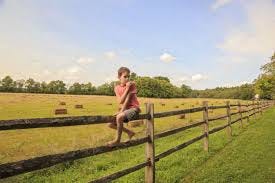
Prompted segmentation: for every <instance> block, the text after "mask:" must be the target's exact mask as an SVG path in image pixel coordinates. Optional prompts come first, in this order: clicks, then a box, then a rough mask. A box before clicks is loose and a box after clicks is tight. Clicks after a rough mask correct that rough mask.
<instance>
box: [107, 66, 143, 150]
mask: <svg viewBox="0 0 275 183" xmlns="http://www.w3.org/2000/svg"><path fill="white" fill-rule="evenodd" d="M129 77H130V70H129V69H128V68H127V67H121V68H119V69H118V79H119V81H120V83H119V84H118V85H117V86H115V88H114V91H115V94H116V97H117V101H118V103H119V104H120V110H119V112H117V113H116V114H115V116H116V120H115V121H113V122H111V123H108V126H109V127H110V128H112V129H116V130H117V135H116V138H115V139H114V140H113V141H110V142H108V144H107V145H108V146H110V147H113V146H115V145H117V144H119V143H120V140H121V134H122V131H123V132H125V133H127V134H128V137H129V140H131V138H132V137H133V136H134V135H135V133H134V132H133V131H131V130H129V129H127V128H125V127H123V122H125V123H127V122H129V121H132V120H135V119H138V116H139V113H140V112H141V110H140V107H139V102H138V100H137V89H136V85H135V83H134V82H131V81H129Z"/></svg>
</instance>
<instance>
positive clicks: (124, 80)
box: [119, 72, 130, 85]
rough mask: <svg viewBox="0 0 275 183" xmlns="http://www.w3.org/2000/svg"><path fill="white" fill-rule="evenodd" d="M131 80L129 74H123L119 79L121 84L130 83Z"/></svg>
mask: <svg viewBox="0 0 275 183" xmlns="http://www.w3.org/2000/svg"><path fill="white" fill-rule="evenodd" d="M129 78H130V73H128V72H123V73H122V74H121V76H120V78H119V80H120V84H123V85H124V84H126V83H127V82H128V81H129Z"/></svg>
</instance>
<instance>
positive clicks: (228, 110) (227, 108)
mask: <svg viewBox="0 0 275 183" xmlns="http://www.w3.org/2000/svg"><path fill="white" fill-rule="evenodd" d="M226 106H227V107H226V113H227V123H228V127H227V134H228V136H229V138H231V137H232V128H231V112H230V101H226Z"/></svg>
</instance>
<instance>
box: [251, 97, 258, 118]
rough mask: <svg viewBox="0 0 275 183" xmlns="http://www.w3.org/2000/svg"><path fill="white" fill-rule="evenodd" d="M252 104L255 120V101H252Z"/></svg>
mask: <svg viewBox="0 0 275 183" xmlns="http://www.w3.org/2000/svg"><path fill="white" fill-rule="evenodd" d="M252 104H253V113H254V114H253V116H254V118H255V119H256V118H257V117H256V108H255V101H254V100H253V101H252Z"/></svg>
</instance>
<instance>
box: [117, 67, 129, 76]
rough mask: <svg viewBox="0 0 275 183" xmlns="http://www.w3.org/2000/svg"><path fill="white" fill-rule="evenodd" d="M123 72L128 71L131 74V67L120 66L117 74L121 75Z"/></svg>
mask: <svg viewBox="0 0 275 183" xmlns="http://www.w3.org/2000/svg"><path fill="white" fill-rule="evenodd" d="M123 72H128V74H130V69H128V68H127V67H120V68H119V69H118V71H117V76H118V77H120V76H121V74H122V73H123Z"/></svg>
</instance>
